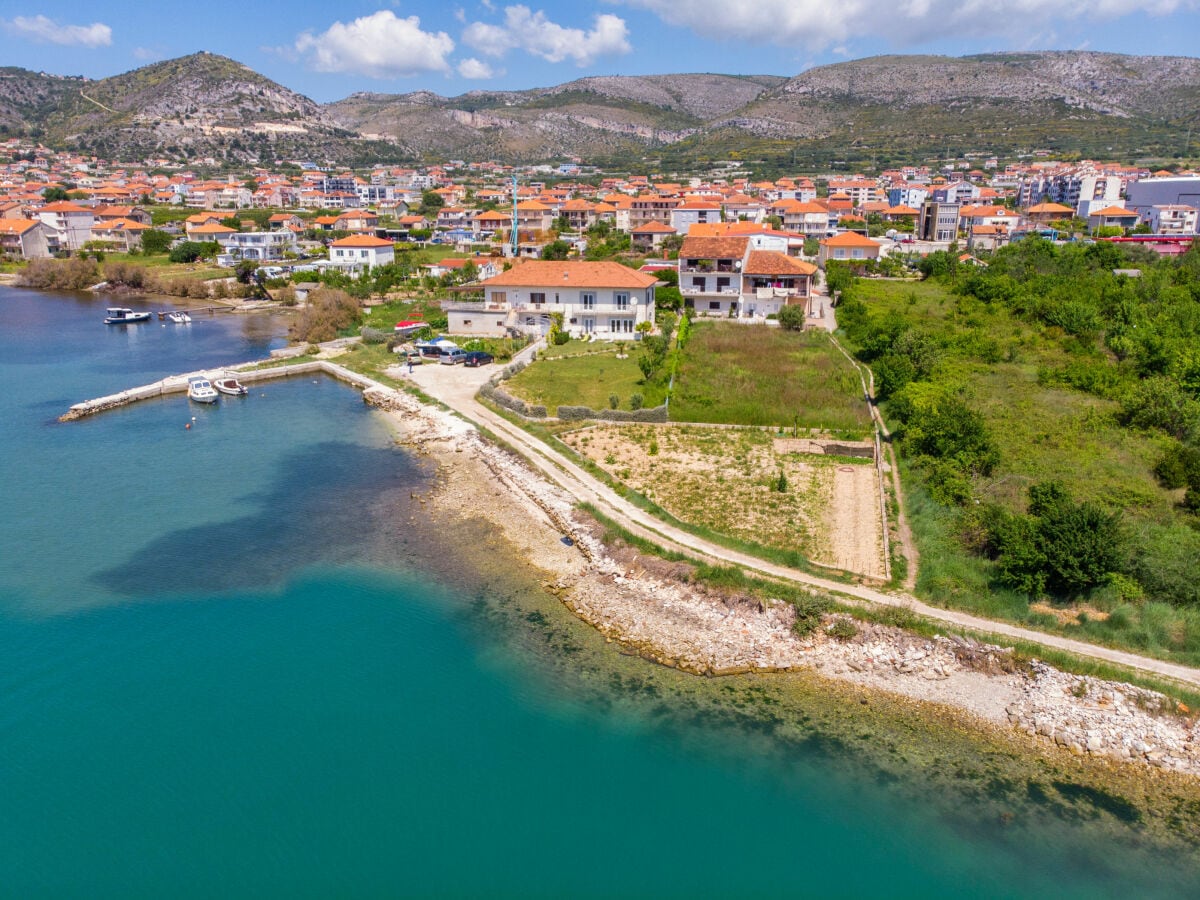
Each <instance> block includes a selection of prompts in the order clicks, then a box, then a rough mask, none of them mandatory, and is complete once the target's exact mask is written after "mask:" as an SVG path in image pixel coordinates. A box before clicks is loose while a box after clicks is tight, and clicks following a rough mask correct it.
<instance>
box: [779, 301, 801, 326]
mask: <svg viewBox="0 0 1200 900" xmlns="http://www.w3.org/2000/svg"><path fill="white" fill-rule="evenodd" d="M804 323H805V317H804V307H803V306H799V305H797V304H791V305H788V306H784V307H782V308H781V309H780V310H779V324H780V325H781V326H782V327H784V328H786V329H787V330H788V331H802V330H803V329H804Z"/></svg>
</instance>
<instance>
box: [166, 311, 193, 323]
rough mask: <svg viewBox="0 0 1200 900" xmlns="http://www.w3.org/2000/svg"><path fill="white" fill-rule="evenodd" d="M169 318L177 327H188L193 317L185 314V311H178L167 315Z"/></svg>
mask: <svg viewBox="0 0 1200 900" xmlns="http://www.w3.org/2000/svg"><path fill="white" fill-rule="evenodd" d="M167 318H168V319H170V320H171V321H172V322H174V323H175V324H176V325H187V324H188V323H189V322H191V321H192V317H191V316H189V315H188V314H187V313H185V312H184V311H183V310H176V311H175V312H169V313H167Z"/></svg>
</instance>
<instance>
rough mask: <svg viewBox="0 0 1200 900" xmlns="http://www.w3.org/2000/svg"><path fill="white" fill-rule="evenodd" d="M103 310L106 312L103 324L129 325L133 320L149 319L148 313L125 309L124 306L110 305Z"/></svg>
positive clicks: (144, 320)
mask: <svg viewBox="0 0 1200 900" xmlns="http://www.w3.org/2000/svg"><path fill="white" fill-rule="evenodd" d="M105 312H106V313H108V315H106V316H105V317H104V324H105V325H131V324H133V323H134V322H149V321H150V313H148V312H134V311H133V310H132V309H126V308H125V307H124V306H110V307H109V308H108V309H106V310H105Z"/></svg>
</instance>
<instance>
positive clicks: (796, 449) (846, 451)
mask: <svg viewBox="0 0 1200 900" xmlns="http://www.w3.org/2000/svg"><path fill="white" fill-rule="evenodd" d="M773 445H774V449H775V452H776V453H815V454H817V455H825V456H855V457H860V458H862V459H874V458H875V444H874V442H873V441H833V440H822V439H820V438H775V439H774V442H773Z"/></svg>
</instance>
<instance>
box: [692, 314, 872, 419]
mask: <svg viewBox="0 0 1200 900" xmlns="http://www.w3.org/2000/svg"><path fill="white" fill-rule="evenodd" d="M671 421H673V422H710V423H722V424H731V425H770V426H776V427H778V426H780V425H784V426H787V427H789V428H791V427H793V426H794V425H796V424H799V426H800V427H801V428H818V429H821V430H823V431H830V432H839V433H844V434H853V435H856V436H858V435H865V434H867V433H868V432H869V431H870V429H871V417H870V413H869V411H868V410H867V405H866V402H865V401H864V399H863V394H862V385H861V383H860V381H859V378H858V374H857V373H856V372H855V370H854V367H853V366H852V365H851V364H850V362H849V361H848V360H847V359H846V358H845V357H844V356H842V354H841V353H840V352H838V349H837V348H836V347H834V346H833V344H832V343H831V341H830V339H829V335H827V334H825V333H824V332H818V331H806V332H798V331H785V330H783V329H781V328H772V327H769V326H767V325H740V324H736V323H728V322H697V323H696V324H695V325H694V326H693V329H692V335H691V338H690V340H689V341H688V342H687V344H686V346H685V347H684V350H683V359H682V365H681V367H680V370H679V375H678V376H677V377H676V379H675V392H674V393H673V394H672V395H671Z"/></svg>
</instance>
